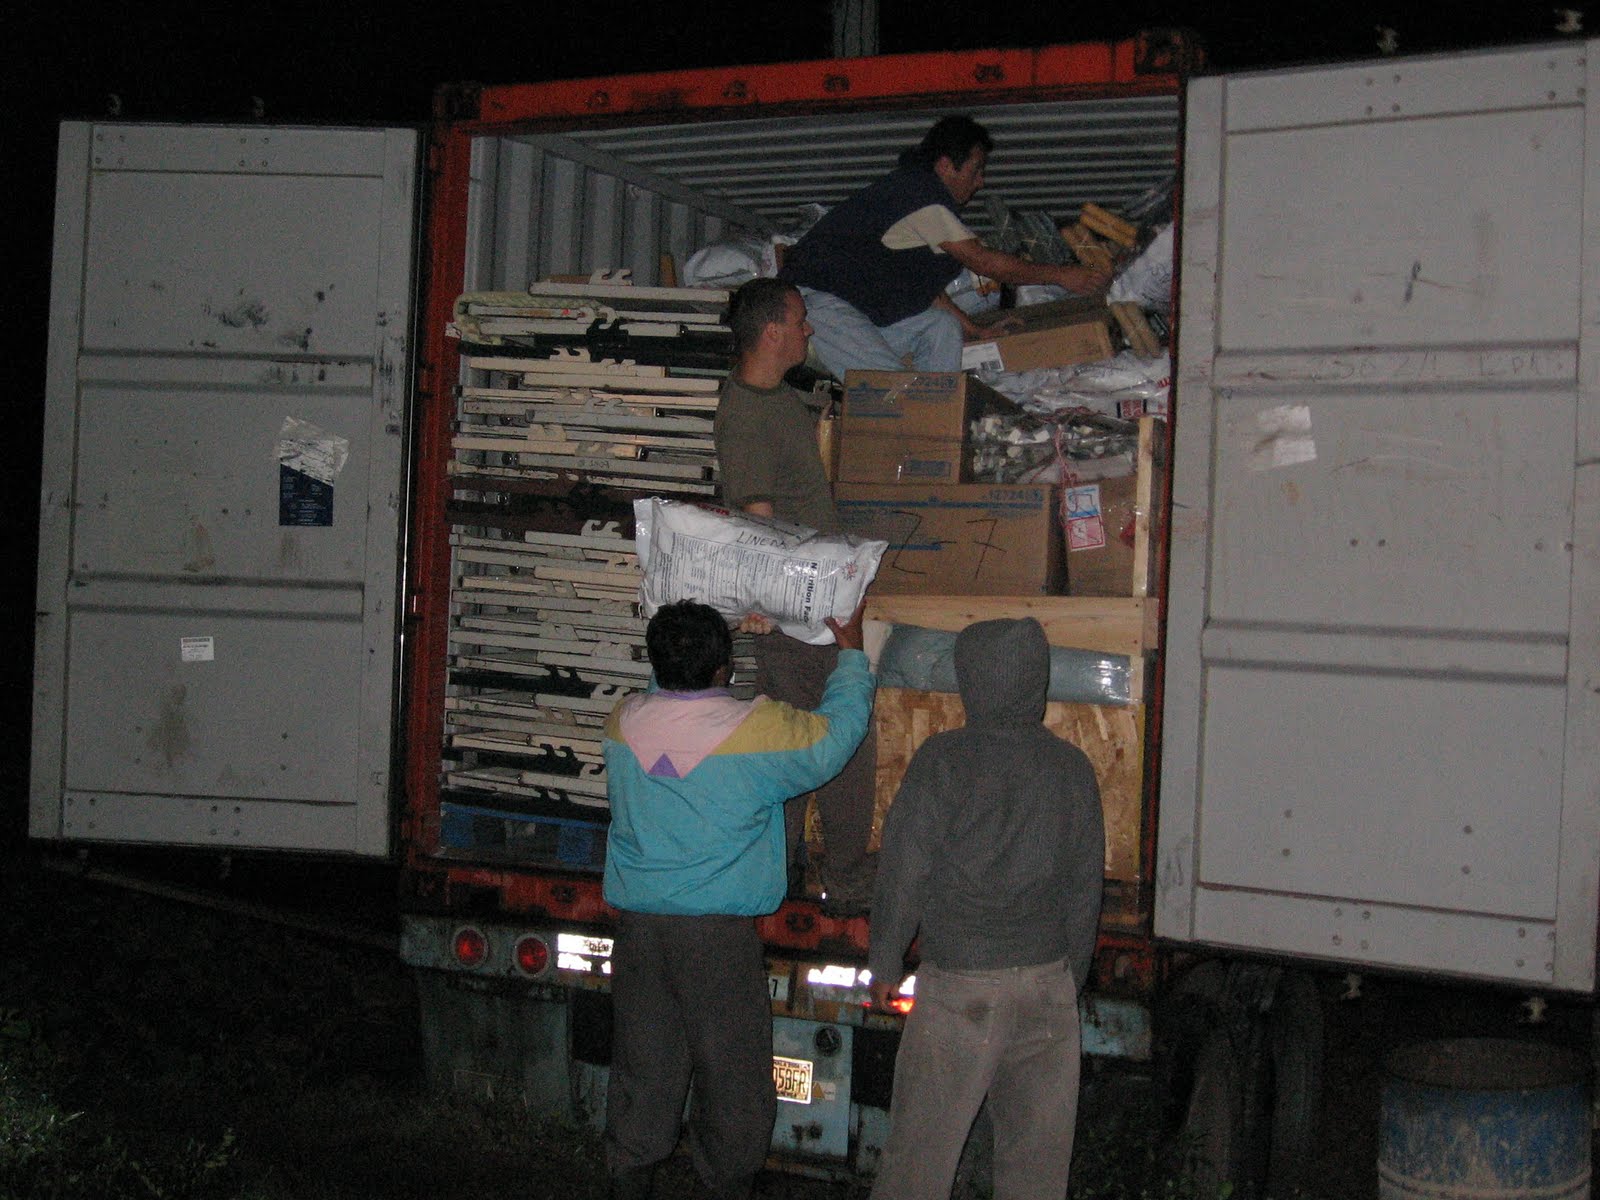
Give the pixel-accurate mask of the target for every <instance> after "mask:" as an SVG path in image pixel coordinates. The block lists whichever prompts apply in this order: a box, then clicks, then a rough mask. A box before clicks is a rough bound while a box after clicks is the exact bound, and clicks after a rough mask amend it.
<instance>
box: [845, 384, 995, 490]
mask: <svg viewBox="0 0 1600 1200" xmlns="http://www.w3.org/2000/svg"><path fill="white" fill-rule="evenodd" d="M1015 409H1016V405H1014V404H1013V403H1012V402H1011V401H1009V400H1007V399H1006V398H1005V397H1004V396H1002V395H1001V394H1000V393H999V392H996V391H995V390H994V389H993V388H990V387H986V386H985V385H984V384H982V383H979V382H978V381H977V380H976V379H973V378H971V377H969V376H967V375H963V374H962V373H960V372H959V371H847V372H846V373H845V387H844V415H843V417H842V418H841V421H840V425H841V430H840V446H839V479H840V480H841V481H842V482H846V483H963V482H966V481H967V480H969V479H971V477H972V456H971V449H970V443H969V439H968V430H969V429H970V427H971V424H972V422H973V421H974V420H976V419H977V418H978V417H980V416H984V415H987V414H989V413H993V412H1006V411H1014V410H1015Z"/></svg>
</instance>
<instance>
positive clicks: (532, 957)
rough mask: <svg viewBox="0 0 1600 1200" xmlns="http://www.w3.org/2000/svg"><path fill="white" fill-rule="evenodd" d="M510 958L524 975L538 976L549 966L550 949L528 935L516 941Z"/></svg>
mask: <svg viewBox="0 0 1600 1200" xmlns="http://www.w3.org/2000/svg"><path fill="white" fill-rule="evenodd" d="M512 957H513V958H514V959H515V960H516V964H517V970H519V971H521V972H522V973H523V974H524V975H539V974H542V973H543V972H544V969H545V968H546V967H547V966H549V965H550V947H549V946H547V945H545V943H544V940H543V939H542V938H537V937H534V936H533V934H531V933H530V934H527V935H525V936H523V937H520V938H518V939H517V945H516V948H515V950H514V952H513V954H512Z"/></svg>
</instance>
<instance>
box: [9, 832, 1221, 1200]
mask: <svg viewBox="0 0 1600 1200" xmlns="http://www.w3.org/2000/svg"><path fill="white" fill-rule="evenodd" d="M0 866H3V867H4V875H3V877H0V962H4V964H5V969H4V970H3V971H0V1198H3V1200H36V1198H38V1200H44V1198H49V1200H371V1198H374V1197H390V1196H394V1197H417V1196H426V1197H429V1198H430V1200H450V1198H453V1197H463V1198H466V1197H470V1198H471V1200H512V1198H513V1197H515V1200H543V1198H550V1200H556V1198H561V1200H589V1198H596V1200H598V1198H599V1197H601V1196H603V1195H604V1192H605V1188H604V1181H605V1172H604V1167H603V1158H602V1155H601V1150H600V1146H599V1144H598V1139H597V1137H596V1136H595V1135H594V1134H593V1133H592V1132H591V1131H589V1130H584V1129H574V1128H571V1127H569V1126H566V1125H559V1124H555V1123H553V1122H550V1121H542V1120H535V1119H532V1118H530V1117H529V1115H528V1114H527V1113H526V1112H525V1111H524V1110H522V1109H520V1108H516V1107H493V1106H487V1107H486V1106H483V1105H477V1104H469V1103H466V1102H463V1101H460V1100H455V1099H449V1098H441V1097H437V1096H432V1095H429V1094H428V1093H427V1092H426V1091H425V1090H424V1088H423V1085H422V1073H421V1061H420V1048H419V1039H418V1035H417V1029H416V1017H415V998H414V994H413V992H412V988H411V982H410V979H409V976H408V975H407V974H406V972H405V970H404V969H403V968H402V967H401V965H400V963H399V961H398V959H397V957H396V956H394V955H385V954H384V953H382V952H381V951H377V950H370V949H365V948H361V947H355V946H349V945H346V944H343V943H334V942H330V941H324V940H318V939H316V938H314V937H310V936H306V935H303V934H299V933H295V932H292V931H289V930H285V929H282V928H279V927H277V926H274V925H270V924H267V923H264V922H259V921H253V920H249V919H247V918H243V917H239V916H233V915H228V914H224V913H219V912H214V911H211V910H208V909H203V908H196V907H192V906H188V905H183V904H179V903H175V902H172V901H167V900H162V899H159V898H156V897H151V896H147V895H140V894H135V893H128V892H124V891H121V890H118V889H114V888H109V887H105V886H101V885H95V884H91V883H87V882H85V881H81V880H76V879H73V878H71V877H67V876H63V875H61V874H59V873H56V872H52V871H47V870H41V869H39V868H38V867H37V865H36V864H34V863H32V862H30V861H28V860H26V859H22V858H18V859H14V860H12V861H8V862H5V863H0ZM1102 1074H1103V1073H1102ZM1107 1078H1110V1079H1112V1080H1115V1078H1116V1077H1115V1076H1109V1077H1107ZM1115 1090H1116V1089H1115V1088H1113V1087H1110V1086H1109V1085H1107V1083H1106V1081H1105V1079H1100V1080H1099V1081H1098V1082H1097V1074H1096V1073H1093V1072H1092V1073H1091V1077H1090V1079H1089V1082H1088V1083H1087V1085H1086V1088H1085V1114H1086V1119H1084V1120H1083V1121H1081V1122H1080V1132H1079V1137H1078V1144H1077V1157H1076V1162H1075V1168H1074V1179H1073V1187H1072V1193H1071V1196H1072V1200H1212V1198H1210V1197H1204V1198H1202V1197H1198V1196H1194V1195H1193V1194H1192V1192H1191V1191H1190V1190H1188V1189H1187V1188H1186V1186H1185V1185H1184V1184H1182V1183H1181V1182H1180V1181H1177V1180H1174V1179H1172V1178H1170V1172H1169V1171H1167V1170H1165V1169H1164V1167H1163V1165H1162V1163H1161V1161H1160V1159H1159V1158H1158V1156H1157V1155H1156V1153H1155V1151H1154V1149H1153V1146H1152V1143H1151V1138H1150V1132H1149V1131H1150V1129H1151V1128H1152V1127H1153V1113H1152V1112H1151V1111H1150V1110H1149V1109H1148V1108H1147V1107H1142V1106H1141V1102H1140V1101H1139V1100H1138V1099H1137V1098H1135V1099H1132V1100H1130V1099H1129V1098H1128V1097H1126V1096H1113V1095H1111V1092H1113V1091H1115ZM692 1187H693V1179H692V1173H691V1171H690V1169H689V1167H688V1165H687V1162H686V1161H684V1160H682V1159H676V1160H674V1161H672V1162H670V1163H668V1164H667V1165H666V1166H665V1167H664V1168H663V1170H662V1172H661V1173H660V1176H659V1177H658V1180H657V1195H658V1196H659V1197H661V1200H673V1198H674V1197H685V1196H688V1195H690V1193H691V1190H692ZM867 1190H868V1184H867V1181H852V1182H849V1183H836V1184H826V1183H819V1182H816V1181H812V1180H805V1179H801V1178H799V1177H794V1176H787V1175H782V1176H777V1175H775V1176H771V1177H764V1178H763V1180H762V1182H761V1186H760V1189H759V1195H760V1196H761V1197H762V1200H773V1198H776V1197H786V1198H792V1200H865V1197H866V1195H867ZM973 1195H974V1196H975V1197H981V1195H982V1188H981V1185H979V1186H978V1187H977V1188H976V1189H974V1192H973Z"/></svg>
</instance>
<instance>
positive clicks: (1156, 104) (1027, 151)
mask: <svg viewBox="0 0 1600 1200" xmlns="http://www.w3.org/2000/svg"><path fill="white" fill-rule="evenodd" d="M953 111H965V112H969V113H971V114H972V115H973V116H974V117H976V118H977V119H978V120H980V121H981V122H982V123H983V124H984V125H985V126H986V127H987V128H988V130H989V132H990V133H991V134H992V135H993V137H994V139H995V150H994V153H993V154H992V155H991V156H990V159H989V167H988V172H987V179H988V182H987V184H986V185H985V188H984V191H983V192H981V193H979V197H978V201H977V202H975V203H973V204H971V205H969V206H968V207H967V209H966V211H965V212H964V214H963V216H964V218H965V219H966V220H967V222H968V224H969V225H971V226H972V228H973V229H974V230H976V231H978V232H980V233H982V232H984V231H986V230H987V229H988V228H989V226H990V219H989V214H988V212H987V211H986V208H985V205H984V203H983V201H984V200H985V199H986V198H995V199H998V200H1000V201H1001V202H1003V203H1004V204H1005V205H1006V207H1008V208H1010V209H1012V210H1013V211H1016V212H1044V213H1047V214H1049V215H1050V216H1051V217H1052V218H1054V219H1056V220H1057V221H1064V220H1068V219H1070V218H1072V217H1074V216H1075V215H1076V213H1077V210H1078V209H1079V207H1081V206H1082V205H1083V204H1084V203H1085V202H1088V201H1092V202H1094V203H1096V204H1099V205H1101V206H1103V207H1106V208H1109V209H1112V210H1113V211H1115V210H1118V209H1123V208H1125V207H1126V206H1127V205H1129V204H1131V203H1132V202H1134V201H1135V200H1137V199H1138V198H1139V197H1140V196H1142V195H1144V194H1145V193H1147V192H1149V191H1150V190H1151V189H1153V188H1157V187H1160V186H1162V185H1165V184H1167V183H1168V182H1170V180H1171V179H1172V177H1173V174H1174V171H1175V169H1176V164H1177V157H1178V99H1177V97H1176V96H1154V97H1131V98H1123V99H1110V100H1072V101H1051V102H1046V103H1039V104H1020V105H994V106H990V107H987V108H968V109H952V108H917V109H901V110H897V111H893V112H885V111H868V112H857V113H829V114H827V115H823V116H785V117H767V118H754V119H746V120H723V121H702V122H694V123H686V124H670V125H642V126H631V127H623V128H616V127H611V128H606V129H603V130H595V131H581V130H580V131H576V132H569V133H566V134H563V135H561V136H560V137H559V138H554V139H552V138H549V137H544V136H541V137H539V138H537V139H532V140H535V141H537V142H538V143H539V144H540V146H541V147H542V148H544V149H546V150H555V151H556V152H557V153H559V149H558V148H557V147H556V146H554V145H552V143H559V142H570V143H577V144H578V145H579V146H581V147H582V148H583V149H584V150H585V151H586V154H587V156H591V157H592V156H600V157H602V158H604V159H610V160H613V161H618V162H620V163H622V164H626V165H627V166H628V167H630V168H632V170H633V172H635V173H637V172H640V171H643V172H647V173H648V174H649V175H651V176H654V177H656V178H657V179H664V180H668V181H671V183H673V184H676V185H678V186H679V187H682V188H687V189H689V190H691V191H693V192H696V193H700V194H702V195H710V196H715V197H718V198H720V199H722V200H723V201H725V202H726V203H727V204H729V205H731V206H733V207H734V208H736V209H739V210H741V211H743V212H746V213H749V214H750V215H751V217H752V221H751V224H752V225H753V226H755V227H758V228H759V227H763V226H764V227H766V228H768V229H771V230H783V229H785V228H787V227H789V226H791V225H793V224H795V222H796V220H797V218H798V216H799V213H800V210H801V207H802V206H803V205H806V204H812V203H817V204H822V205H833V204H836V203H838V202H839V201H840V200H842V199H844V198H845V197H846V196H848V195H850V194H851V193H852V192H854V191H856V190H858V189H859V188H861V187H864V186H865V185H866V184H868V183H871V182H872V181H873V180H874V179H877V178H878V177H879V176H880V175H882V174H884V173H885V172H886V171H887V170H889V169H890V168H891V167H892V166H893V164H894V161H895V158H896V156H897V155H898V154H899V153H900V151H901V150H904V149H905V148H906V147H908V146H911V145H914V144H916V142H918V141H919V140H920V139H921V137H922V135H923V134H924V133H925V132H926V131H927V129H928V127H929V126H930V125H932V123H933V122H934V121H935V120H937V119H938V118H939V117H940V116H943V115H945V114H946V113H949V112H953ZM991 202H992V201H991Z"/></svg>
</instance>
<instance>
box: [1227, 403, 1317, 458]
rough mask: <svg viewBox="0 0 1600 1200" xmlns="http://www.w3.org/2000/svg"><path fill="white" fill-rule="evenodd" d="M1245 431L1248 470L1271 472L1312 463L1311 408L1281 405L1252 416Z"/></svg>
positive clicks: (1299, 405)
mask: <svg viewBox="0 0 1600 1200" xmlns="http://www.w3.org/2000/svg"><path fill="white" fill-rule="evenodd" d="M1252 425H1253V428H1250V429H1248V430H1247V431H1246V437H1247V439H1248V441H1247V444H1246V447H1245V453H1246V458H1247V460H1248V461H1249V464H1250V469H1251V470H1252V471H1271V470H1275V469H1277V468H1279V467H1292V466H1294V465H1295V464H1297V463H1306V462H1313V461H1315V459H1316V457H1317V443H1316V440H1315V439H1314V438H1313V437H1312V436H1311V409H1310V408H1308V407H1307V406H1306V405H1304V404H1283V405H1279V406H1278V407H1276V408H1268V409H1263V410H1262V411H1261V412H1258V413H1257V414H1256V415H1255V420H1254V421H1253V422H1252Z"/></svg>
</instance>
